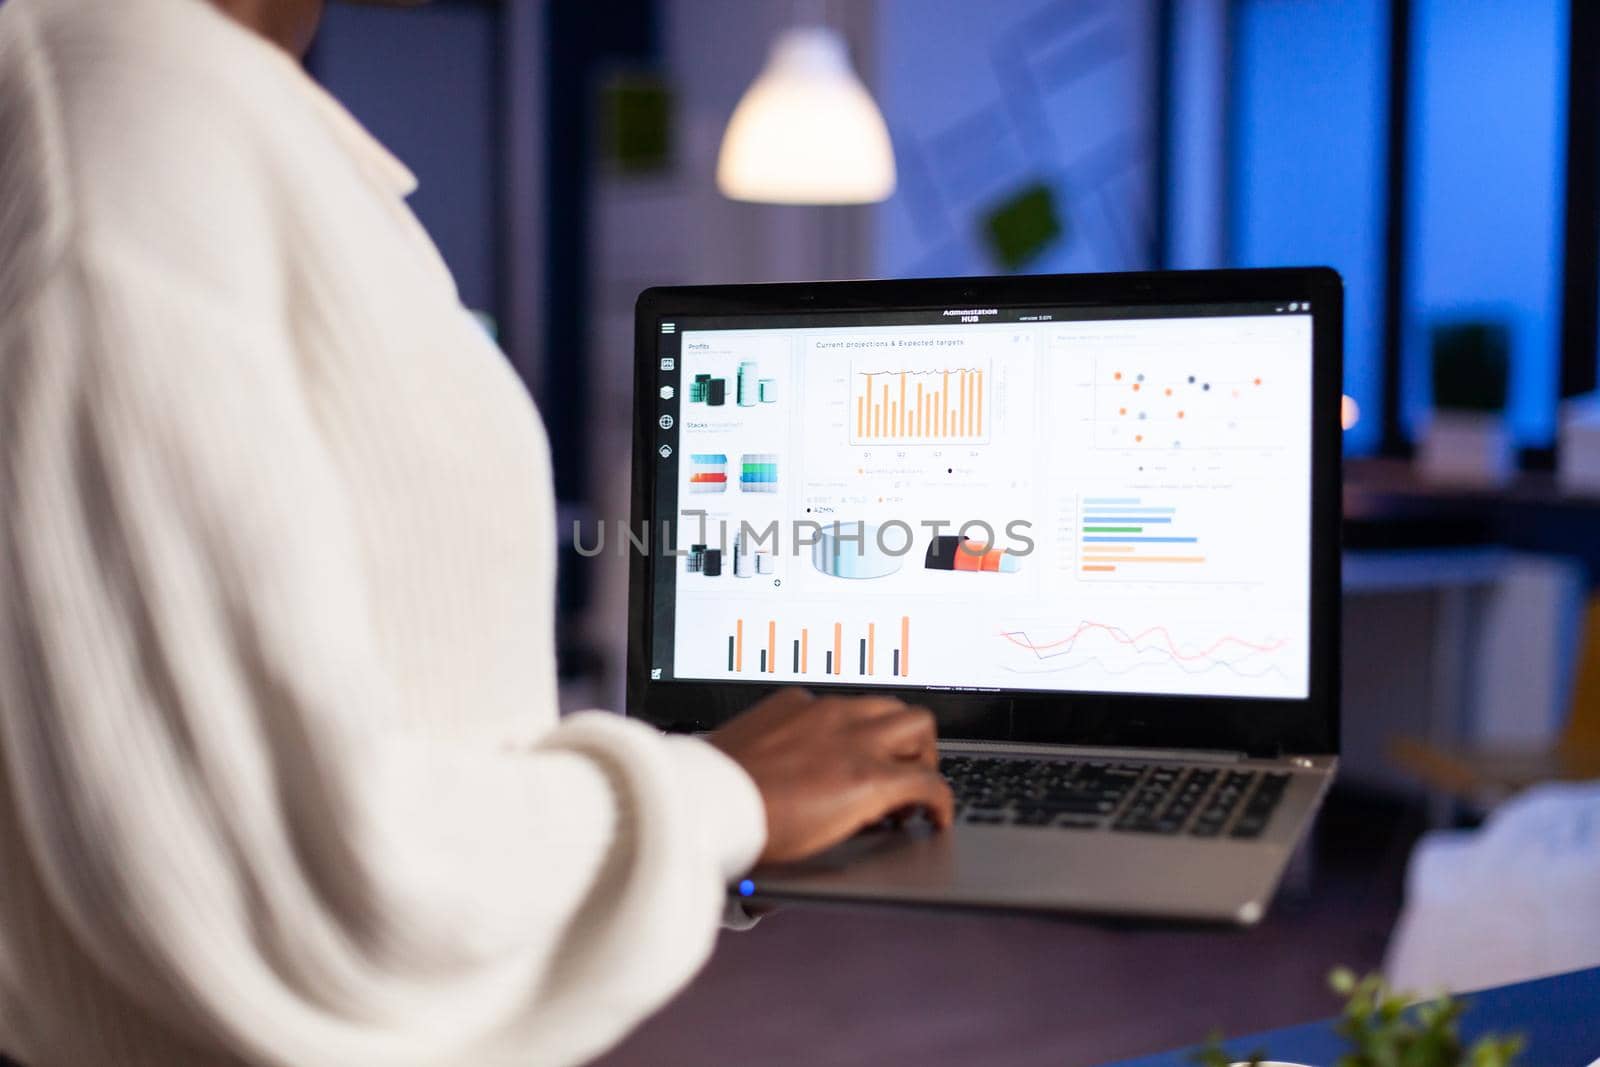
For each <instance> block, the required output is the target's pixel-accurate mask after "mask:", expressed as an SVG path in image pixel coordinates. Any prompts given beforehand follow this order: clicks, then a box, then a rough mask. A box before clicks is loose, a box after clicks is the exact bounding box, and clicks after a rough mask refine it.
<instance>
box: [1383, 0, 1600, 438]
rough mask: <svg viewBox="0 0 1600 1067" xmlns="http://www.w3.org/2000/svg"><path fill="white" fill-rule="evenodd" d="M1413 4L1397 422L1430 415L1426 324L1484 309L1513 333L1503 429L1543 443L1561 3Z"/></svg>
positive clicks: (1560, 147) (1561, 94) (1555, 307)
mask: <svg viewBox="0 0 1600 1067" xmlns="http://www.w3.org/2000/svg"><path fill="white" fill-rule="evenodd" d="M1580 2H1586V0H1580ZM1415 11H1416V15H1415V17H1416V24H1415V27H1414V29H1413V33H1412V69H1411V75H1412V85H1411V108H1412V124H1411V128H1412V134H1411V146H1410V147H1411V158H1410V172H1409V175H1408V178H1409V189H1408V195H1407V199H1408V204H1409V208H1410V212H1409V217H1408V221H1407V231H1408V247H1407V249H1406V258H1407V276H1406V292H1407V301H1406V302H1407V305H1408V306H1407V311H1406V317H1405V331H1406V332H1405V356H1404V374H1405V397H1406V403H1405V420H1406V424H1407V426H1408V427H1410V428H1412V429H1413V431H1414V432H1415V431H1416V430H1419V429H1421V427H1422V426H1423V425H1425V423H1426V416H1427V406H1428V404H1429V402H1430V396H1429V392H1430V389H1429V369H1428V368H1429V358H1428V338H1429V331H1430V328H1431V326H1432V325H1433V324H1434V323H1436V322H1439V321H1441V320H1447V319H1451V318H1459V317H1477V316H1488V317H1494V318H1498V319H1501V320H1503V321H1504V322H1506V323H1507V324H1508V325H1509V326H1510V327H1511V331H1512V360H1513V364H1512V367H1513V369H1512V376H1511V396H1510V417H1511V428H1512V431H1513V433H1514V434H1515V435H1516V437H1517V438H1518V440H1519V441H1520V442H1521V443H1522V444H1525V445H1526V444H1548V443H1549V442H1550V440H1551V437H1552V436H1553V434H1554V429H1555V397H1556V381H1557V376H1558V367H1559V365H1560V360H1559V356H1558V350H1559V343H1560V342H1559V336H1560V323H1561V315H1560V310H1561V219H1562V209H1563V186H1564V182H1563V175H1564V171H1563V168H1564V165H1565V131H1564V125H1565V121H1566V88H1567V78H1566V71H1567V4H1566V3H1565V2H1564V0H1418V2H1417V3H1416V6H1415Z"/></svg>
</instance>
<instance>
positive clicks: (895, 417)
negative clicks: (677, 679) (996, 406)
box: [850, 367, 991, 444]
mask: <svg viewBox="0 0 1600 1067" xmlns="http://www.w3.org/2000/svg"><path fill="white" fill-rule="evenodd" d="M987 378H988V373H987V370H986V369H985V368H983V367H949V368H938V369H935V370H911V369H907V370H883V369H874V370H860V369H857V370H856V371H855V372H854V373H853V374H852V375H851V390H850V424H851V434H850V443H851V444H877V443H888V444H970V443H980V442H986V441H987V440H988V439H989V423H990V421H991V420H990V418H989V416H988V408H989V407H990V395H989V394H990V392H991V389H990V387H989V384H988V381H987Z"/></svg>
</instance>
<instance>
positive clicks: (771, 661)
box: [727, 615, 911, 678]
mask: <svg viewBox="0 0 1600 1067" xmlns="http://www.w3.org/2000/svg"><path fill="white" fill-rule="evenodd" d="M765 621H766V624H767V633H766V638H767V639H766V641H765V642H762V641H761V640H760V638H759V636H758V635H759V633H760V631H759V630H755V631H753V632H752V634H751V640H752V641H753V642H755V645H753V646H752V649H751V654H750V665H749V672H750V673H754V674H777V673H779V670H778V663H779V659H778V647H779V645H778V642H779V639H780V630H781V631H784V633H783V634H782V640H783V649H784V656H783V660H782V662H783V664H784V670H785V671H787V672H788V673H790V674H792V675H795V676H802V675H808V674H810V673H811V628H810V627H800V628H799V631H798V633H796V631H795V630H791V629H789V628H788V627H787V626H786V625H784V624H783V623H782V620H780V619H767V620H765ZM746 622H750V625H751V626H753V627H759V626H760V623H759V622H755V621H753V620H746V619H738V620H736V621H735V622H734V624H733V628H732V630H731V632H729V633H728V636H727V652H728V660H727V664H728V672H729V673H730V674H741V673H744V672H745V671H746V667H745V658H744V639H745V623H746ZM890 625H891V626H892V624H890ZM847 631H848V632H847ZM889 632H890V633H891V634H892V633H893V630H892V629H891V630H890V631H889ZM886 641H892V638H886ZM847 643H848V645H849V648H850V655H849V656H848V657H846V656H845V646H846V644H847ZM910 646H911V616H909V615H902V616H900V641H899V647H897V648H896V647H892V645H891V647H890V648H889V649H888V655H889V659H890V673H891V674H892V676H893V677H896V678H903V677H906V676H907V673H908V670H907V664H908V663H909V662H910V661H909V656H910V651H911V647H910ZM847 663H848V664H850V665H851V667H852V668H853V672H852V673H853V674H854V675H857V676H859V677H862V678H870V677H877V676H878V624H877V623H876V622H869V623H865V624H864V625H859V626H858V625H857V624H849V625H846V624H845V623H844V622H842V621H840V622H835V623H834V624H833V643H832V645H831V646H829V645H827V644H826V643H824V649H823V655H822V662H821V663H819V664H818V671H819V672H820V673H821V674H824V675H830V676H835V677H842V676H843V675H844V674H845V673H846V671H845V665H846V664H847Z"/></svg>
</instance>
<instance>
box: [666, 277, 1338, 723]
mask: <svg viewBox="0 0 1600 1067" xmlns="http://www.w3.org/2000/svg"><path fill="white" fill-rule="evenodd" d="M861 318H863V319H864V320H866V319H868V318H869V317H861ZM881 318H882V317H880V319H881ZM952 318H953V320H954V321H943V320H941V319H940V318H938V317H935V316H933V315H931V314H922V315H915V316H913V315H907V316H906V319H907V320H908V321H904V322H882V321H860V322H855V321H852V322H846V323H839V322H833V321H829V320H819V321H817V322H816V323H809V322H808V321H806V320H805V319H804V318H803V317H797V318H796V319H793V320H783V321H782V322H781V323H780V324H776V325H774V324H769V323H768V322H767V321H765V320H762V319H759V318H753V317H752V318H750V319H748V320H737V321H708V322H705V323H698V322H695V321H691V320H685V321H683V322H681V323H672V324H670V326H671V330H670V332H666V331H665V329H664V336H663V337H662V349H661V351H662V353H663V354H662V356H661V363H662V368H663V374H664V377H663V381H666V382H670V383H673V384H668V385H663V386H662V395H661V404H662V416H661V418H662V427H663V429H670V433H668V434H667V438H666V439H667V442H668V443H666V444H663V445H662V446H661V448H660V452H661V453H662V454H661V455H659V456H658V457H657V460H656V461H658V462H660V463H661V464H662V468H661V471H660V473H659V478H660V484H659V486H658V493H657V497H656V502H655V506H656V512H657V516H658V517H659V518H661V519H663V520H665V521H664V523H663V526H664V527H667V528H670V531H671V533H670V537H669V538H668V540H669V543H668V544H666V545H664V546H663V549H664V550H663V551H662V552H661V553H660V554H659V558H657V559H656V560H655V563H654V566H655V567H656V568H657V570H658V576H657V585H656V588H657V591H658V597H657V614H656V621H657V625H658V628H659V630H660V632H659V634H658V637H657V640H656V641H655V644H654V646H653V648H654V657H655V659H654V661H653V663H652V666H651V669H652V675H653V676H654V677H658V678H665V679H671V678H682V679H697V680H729V681H747V682H748V681H756V682H762V681H767V682H773V683H789V682H799V683H803V684H806V685H811V686H825V685H834V684H838V685H870V686H910V687H926V688H934V689H937V688H955V689H998V690H1005V689H1018V690H1049V691H1078V692H1115V693H1153V694H1180V695H1196V696H1229V697H1262V698H1303V697H1305V696H1306V695H1307V688H1308V680H1309V652H1308V645H1309V631H1310V613H1311V606H1310V589H1311V574H1310V570H1311V429H1312V320H1311V315H1310V314H1309V308H1304V309H1301V308H1298V307H1297V308H1295V309H1294V310H1293V311H1290V310H1288V309H1285V308H1281V307H1254V306H1252V307H1250V308H1246V309H1240V308H1238V307H1235V306H1230V305H1218V306H1215V307H1209V306H1207V307H1195V308H1189V309H1161V310H1160V312H1159V313H1156V312H1150V313H1149V314H1148V317H1144V314H1143V313H1139V312H1130V311H1129V310H1128V309H1107V310H1106V311H1105V312H1104V313H1103V314H1102V315H1097V314H1096V313H1095V312H1093V311H1092V310H1089V311H1086V310H1085V309H1074V310H1073V311H1072V312H1071V313H1070V314H1068V313H1065V312H1051V311H1049V310H1048V309H1041V310H1038V311H1035V312H1032V313H1029V314H1019V313H1013V314H1009V315H1006V316H1003V318H1004V319H1006V321H986V319H990V318H994V319H998V318H1002V316H998V315H995V313H994V312H993V311H992V310H990V309H972V313H971V314H961V315H956V316H953V317H952Z"/></svg>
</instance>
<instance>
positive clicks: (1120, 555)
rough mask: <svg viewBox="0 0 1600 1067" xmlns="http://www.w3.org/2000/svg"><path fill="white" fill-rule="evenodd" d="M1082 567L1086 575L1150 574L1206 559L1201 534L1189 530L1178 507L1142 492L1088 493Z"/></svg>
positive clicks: (1081, 523)
mask: <svg viewBox="0 0 1600 1067" xmlns="http://www.w3.org/2000/svg"><path fill="white" fill-rule="evenodd" d="M1082 504H1083V506H1082V509H1081V518H1080V521H1079V527H1080V530H1081V545H1082V552H1081V554H1080V556H1081V561H1082V562H1081V563H1080V564H1079V566H1080V568H1081V569H1082V572H1083V573H1084V574H1085V575H1086V576H1094V575H1115V574H1122V575H1125V576H1126V575H1127V574H1128V572H1130V571H1132V572H1135V573H1136V575H1137V576H1144V577H1148V576H1149V575H1150V573H1151V572H1152V571H1155V570H1171V569H1182V568H1185V567H1191V566H1193V565H1195V564H1202V563H1205V561H1206V557H1205V555H1204V553H1202V552H1200V551H1198V546H1199V542H1200V539H1199V538H1198V537H1195V536H1191V535H1189V534H1187V533H1185V532H1184V529H1183V526H1182V523H1181V515H1180V513H1179V510H1178V508H1176V507H1172V506H1169V505H1164V504H1159V503H1149V504H1147V503H1145V500H1144V498H1142V497H1131V496H1129V497H1121V496H1118V497H1111V496H1088V497H1084V498H1083V501H1082Z"/></svg>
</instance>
